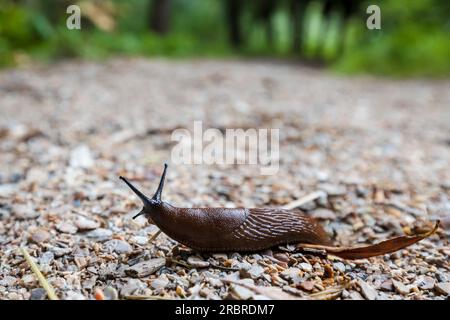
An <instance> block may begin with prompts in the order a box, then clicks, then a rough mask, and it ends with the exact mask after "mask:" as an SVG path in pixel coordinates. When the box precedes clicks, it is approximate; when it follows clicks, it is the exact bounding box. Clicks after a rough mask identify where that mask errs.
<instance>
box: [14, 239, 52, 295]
mask: <svg viewBox="0 0 450 320" xmlns="http://www.w3.org/2000/svg"><path fill="white" fill-rule="evenodd" d="M20 250H21V251H22V254H23V256H24V257H25V260H27V262H28V264H29V265H30V267H31V270H32V271H33V272H34V274H35V275H36V276H37V278H38V280H39V283H40V284H41V286H42V287H43V288H44V289H45V291H47V295H48V298H49V299H50V300H59V299H58V297H57V296H56V294H55V291H54V290H53V288H52V286H51V285H50V284H49V283H48V282H47V279H45V277H44V275H43V274H42V273H41V271H39V267H38V266H37V264H36V263H35V262H34V261H33V259H32V258H31V256H30V254H29V253H28V251H27V249H26V248H25V247H21V248H20Z"/></svg>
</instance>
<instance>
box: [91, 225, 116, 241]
mask: <svg viewBox="0 0 450 320" xmlns="http://www.w3.org/2000/svg"><path fill="white" fill-rule="evenodd" d="M112 234H113V233H112V231H111V230H109V229H103V228H98V229H95V230H92V231H89V232H88V233H87V234H86V236H87V237H88V238H91V239H93V240H96V241H105V240H108V239H110V238H111V236H112Z"/></svg>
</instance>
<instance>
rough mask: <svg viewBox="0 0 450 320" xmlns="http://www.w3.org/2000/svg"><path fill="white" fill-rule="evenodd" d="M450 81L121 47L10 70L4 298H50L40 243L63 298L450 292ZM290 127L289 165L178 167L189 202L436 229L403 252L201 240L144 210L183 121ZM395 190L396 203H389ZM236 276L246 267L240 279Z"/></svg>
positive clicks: (178, 183) (364, 238)
mask: <svg viewBox="0 0 450 320" xmlns="http://www.w3.org/2000/svg"><path fill="white" fill-rule="evenodd" d="M449 89H450V82H449V81H426V80H414V81H395V80H386V79H374V78H369V77H354V78H342V77H339V76H335V75H332V74H329V73H326V72H324V71H320V70H316V69H311V68H308V67H303V66H298V65H293V64H281V63H274V62H267V61H259V62H245V61H185V62H175V61H165V60H139V59H132V60H124V59H117V60H111V61H108V62H105V63H101V64H98V63H88V62H86V63H84V62H83V63H80V62H71V63H61V64H58V65H53V66H51V67H40V68H38V67H36V68H34V69H26V70H6V71H2V72H1V73H0V299H30V298H31V299H43V298H45V297H46V293H45V291H44V290H43V289H41V287H40V285H39V283H38V282H37V279H36V278H35V276H34V275H33V273H32V271H31V269H30V268H29V266H28V264H27V263H26V261H25V260H24V258H23V256H22V254H21V253H20V251H19V248H20V246H26V247H27V249H28V251H29V252H30V254H31V256H33V257H35V260H36V262H37V263H38V264H39V266H40V268H41V270H42V272H43V274H44V275H45V276H46V278H47V279H48V281H49V283H50V284H52V285H53V287H54V288H55V290H56V294H57V295H58V297H60V298H63V299H82V298H85V299H93V298H94V297H97V298H101V297H102V296H104V297H105V299H114V298H117V297H119V298H127V297H128V298H129V297H130V296H146V297H155V296H158V297H159V298H185V297H190V298H194V299H197V298H206V299H225V298H233V299H258V298H268V297H269V298H274V297H284V298H302V297H303V298H317V299H321V298H324V297H325V298H337V299H445V298H446V297H448V295H449V294H450V272H449V269H450V267H449V262H448V261H449V255H450V247H449V245H448V239H449V236H450V215H449V213H450V170H449V168H450V90H449ZM194 120H203V125H204V128H205V129H206V128H207V127H208V128H209V127H219V128H228V127H232V128H241V127H242V128H248V127H253V128H279V129H280V155H281V161H280V170H279V172H278V174H277V175H275V176H262V175H260V174H259V170H258V168H256V167H249V166H228V167H227V166H200V165H198V166H185V165H171V166H170V167H169V172H168V177H167V181H166V188H165V190H164V194H163V199H165V200H166V201H168V202H171V203H172V204H174V205H177V206H187V207H190V206H245V207H264V206H281V205H284V204H287V203H289V202H291V201H294V200H296V199H298V198H301V197H302V196H305V195H306V194H308V193H310V192H313V191H317V190H323V191H324V192H325V193H326V196H324V197H322V198H320V199H318V200H317V201H315V202H312V203H308V204H306V205H304V206H302V209H303V210H305V211H306V212H307V213H308V214H310V215H311V216H314V217H316V218H317V219H319V221H320V223H321V224H322V225H323V226H324V227H325V229H326V230H327V232H329V234H330V235H331V236H332V238H333V240H334V241H335V243H336V244H341V245H349V244H357V243H373V242H376V241H379V240H382V239H385V238H388V237H392V236H395V235H400V234H403V233H405V232H406V233H408V232H413V231H417V230H420V229H423V228H428V227H430V226H431V225H432V223H431V222H430V220H434V219H440V220H441V222H442V223H441V228H440V229H439V231H438V232H437V233H436V234H435V235H433V236H431V237H430V238H428V239H425V240H423V241H421V242H420V243H418V244H416V245H413V246H411V247H409V248H408V249H405V250H401V251H399V252H396V253H394V254H392V255H385V256H381V257H376V258H371V259H364V260H357V261H346V260H341V259H338V258H333V257H328V258H324V257H321V256H318V255H314V254H312V253H307V252H303V253H302V252H291V251H290V250H291V247H289V246H288V247H281V248H274V249H273V250H267V251H264V252H260V253H257V254H248V255H246V254H241V253H227V254H214V255H208V254H203V255H198V254H197V253H195V252H193V251H191V250H190V249H188V248H185V247H180V248H178V249H177V250H174V251H173V250H172V249H173V248H174V246H175V245H176V242H175V241H173V240H171V239H169V238H167V237H166V236H165V235H164V234H161V235H160V236H159V237H157V238H156V240H152V241H149V240H150V238H151V236H152V234H154V233H155V232H156V231H157V228H156V227H155V226H153V225H149V224H148V223H147V222H146V220H145V219H144V218H143V217H141V218H138V219H136V220H132V219H131V217H132V216H133V215H134V214H135V213H136V212H137V211H138V210H139V209H140V203H139V201H138V200H137V198H136V197H135V196H134V195H133V194H131V192H130V191H129V189H127V188H126V187H125V186H124V185H123V183H122V182H121V181H120V180H119V179H118V176H119V175H124V176H127V177H129V178H130V179H133V181H135V182H136V184H138V185H139V186H140V187H142V188H143V189H144V190H146V191H147V192H148V193H149V194H151V193H152V192H153V190H154V189H155V188H156V186H157V181H158V179H159V176H160V174H161V170H162V164H163V162H164V161H165V160H168V159H170V152H171V146H172V145H173V142H172V141H171V137H170V134H171V132H172V130H173V129H174V128H178V127H185V128H188V129H191V130H192V127H193V121H194ZM380 203H381V204H383V205H380ZM230 281H231V282H230Z"/></svg>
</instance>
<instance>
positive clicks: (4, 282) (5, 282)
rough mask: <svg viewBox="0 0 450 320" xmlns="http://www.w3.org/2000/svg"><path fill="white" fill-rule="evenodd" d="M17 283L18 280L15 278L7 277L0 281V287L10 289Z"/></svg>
mask: <svg viewBox="0 0 450 320" xmlns="http://www.w3.org/2000/svg"><path fill="white" fill-rule="evenodd" d="M16 282H17V278H16V277H13V276H5V277H4V278H3V279H0V286H4V287H9V286H13V285H14V284H15V283H16Z"/></svg>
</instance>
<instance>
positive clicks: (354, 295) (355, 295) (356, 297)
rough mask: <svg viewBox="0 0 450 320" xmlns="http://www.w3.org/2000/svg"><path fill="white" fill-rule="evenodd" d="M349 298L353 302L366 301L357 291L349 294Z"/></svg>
mask: <svg viewBox="0 0 450 320" xmlns="http://www.w3.org/2000/svg"><path fill="white" fill-rule="evenodd" d="M349 298H350V299H351V300H364V298H363V297H362V296H361V294H359V292H357V291H352V292H351V293H350V294H349Z"/></svg>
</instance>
